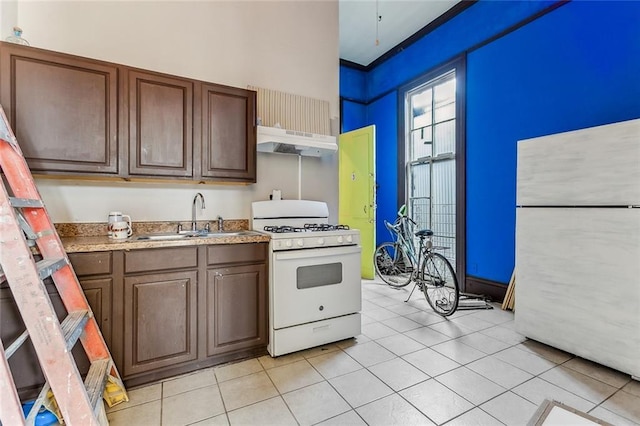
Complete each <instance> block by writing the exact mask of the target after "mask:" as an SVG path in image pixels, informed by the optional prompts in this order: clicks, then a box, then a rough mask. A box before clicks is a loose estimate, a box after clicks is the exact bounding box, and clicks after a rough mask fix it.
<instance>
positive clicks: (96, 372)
mask: <svg viewBox="0 0 640 426" xmlns="http://www.w3.org/2000/svg"><path fill="white" fill-rule="evenodd" d="M109 368H111V359H109V358H105V359H99V360H97V361H94V362H92V363H91V367H89V372H88V373H87V377H86V378H85V379H84V385H85V387H86V388H87V395H88V396H89V402H90V403H91V406H92V407H93V411H94V412H96V408H97V407H98V403H99V402H101V401H102V394H103V393H104V386H105V384H106V383H107V377H108V373H109Z"/></svg>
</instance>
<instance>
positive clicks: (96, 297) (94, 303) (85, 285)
mask: <svg viewBox="0 0 640 426" xmlns="http://www.w3.org/2000/svg"><path fill="white" fill-rule="evenodd" d="M78 280H79V281H80V285H81V286H82V290H84V295H85V297H86V298H87V302H89V306H90V307H91V310H92V311H93V317H94V318H95V319H96V322H97V323H98V327H100V332H101V333H102V337H104V341H105V342H106V343H107V347H108V348H109V351H110V352H111V353H112V355H113V350H112V349H111V304H112V300H113V295H112V291H113V279H112V278H111V277H106V278H91V279H88V278H82V277H78ZM73 356H74V358H75V360H76V364H77V365H78V370H80V373H82V374H85V373H87V372H88V371H89V360H88V358H87V355H86V353H85V352H84V350H83V349H82V345H81V344H80V343H78V344H77V345H76V346H75V347H74V348H73Z"/></svg>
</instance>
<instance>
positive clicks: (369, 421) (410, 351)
mask: <svg viewBox="0 0 640 426" xmlns="http://www.w3.org/2000/svg"><path fill="white" fill-rule="evenodd" d="M410 290H411V286H409V287H407V288H405V289H400V290H396V289H393V288H390V287H388V286H386V285H385V284H383V283H380V282H377V281H363V282H362V297H363V309H362V314H363V321H362V323H363V325H362V335H360V336H358V337H357V338H354V339H348V340H344V341H341V342H337V343H334V344H330V345H326V346H323V347H320V348H313V349H309V350H306V351H301V352H297V353H294V354H290V355H285V356H282V357H278V358H275V359H274V358H271V357H269V356H263V357H260V358H255V359H250V360H246V361H242V362H238V363H234V364H227V365H222V366H218V367H214V368H208V369H205V370H200V371H198V372H195V373H192V374H188V375H184V376H180V377H174V378H171V379H167V380H164V381H162V382H160V383H155V384H152V385H149V386H145V387H140V388H137V389H132V390H130V392H129V396H130V399H131V400H130V402H128V403H126V404H121V405H118V406H116V407H113V408H112V409H110V410H108V419H109V421H110V423H111V425H114V426H118V425H142V426H144V425H162V426H173V425H229V424H231V425H316V424H317V425H384V426H390V425H403V426H404V425H433V424H438V425H442V424H446V425H456V426H458V425H501V424H506V425H525V424H526V423H527V421H528V420H529V419H530V418H531V416H532V415H533V414H534V412H535V411H536V409H537V407H538V406H539V405H540V404H541V403H542V401H543V400H544V399H545V398H547V399H555V400H557V401H560V402H563V403H565V404H567V405H569V406H571V407H574V408H576V409H578V410H582V411H584V412H588V413H591V414H592V415H594V416H596V417H598V418H600V419H602V420H605V421H608V422H610V423H613V424H615V425H633V424H636V425H637V424H640V382H636V381H633V380H631V378H630V377H629V376H628V375H625V374H622V373H620V372H618V371H614V370H611V369H609V368H606V367H603V366H600V365H598V364H594V363H592V362H590V361H586V360H583V359H580V358H577V357H574V356H573V355H571V354H567V353H565V352H562V351H559V350H557V349H554V348H551V347H549V346H546V345H543V344H541V343H538V342H535V341H532V340H528V339H526V338H525V337H524V336H522V335H520V334H518V333H517V332H516V331H515V329H514V321H513V313H511V312H507V311H502V310H500V307H499V306H498V305H495V309H492V310H465V311H458V312H456V313H455V314H454V315H452V316H451V317H450V318H448V319H445V318H442V317H440V316H438V315H435V314H434V313H433V311H432V310H431V308H430V307H429V305H428V304H427V302H426V301H425V300H424V298H423V297H421V295H419V294H417V293H414V295H413V297H412V298H411V300H410V301H409V302H408V303H405V302H404V300H405V299H406V298H407V295H408V294H409V291H410Z"/></svg>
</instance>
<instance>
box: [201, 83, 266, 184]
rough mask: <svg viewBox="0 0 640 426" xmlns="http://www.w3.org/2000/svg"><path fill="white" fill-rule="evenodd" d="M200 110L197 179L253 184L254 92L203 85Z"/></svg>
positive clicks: (254, 170) (254, 174) (254, 166)
mask: <svg viewBox="0 0 640 426" xmlns="http://www.w3.org/2000/svg"><path fill="white" fill-rule="evenodd" d="M200 108H201V110H200V111H199V114H197V115H199V116H200V117H201V119H202V123H201V132H202V134H201V137H200V138H199V140H200V142H201V144H200V149H199V151H200V152H199V155H197V154H196V155H195V162H196V164H195V166H196V167H200V170H199V175H200V176H202V177H203V178H205V179H206V178H223V179H225V180H237V181H243V182H255V181H256V128H255V122H256V119H255V111H256V92H254V91H251V90H244V89H238V88H234V87H227V86H221V85H217V84H206V83H203V84H202V90H201V99H200ZM198 159H199V160H200V161H199V162H198Z"/></svg>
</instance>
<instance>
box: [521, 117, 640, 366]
mask: <svg viewBox="0 0 640 426" xmlns="http://www.w3.org/2000/svg"><path fill="white" fill-rule="evenodd" d="M517 175H518V182H517V191H518V192H517V204H518V208H517V209H516V210H517V212H516V219H517V222H516V299H515V300H516V304H515V321H516V323H515V325H516V330H517V331H518V332H520V333H521V334H523V335H525V336H527V337H530V338H532V339H535V340H538V341H540V342H543V343H546V344H548V345H551V346H554V347H556V348H559V349H562V350H564V351H567V352H569V353H572V354H576V355H579V356H581V357H583V358H586V359H590V360H592V361H595V362H598V363H600V364H604V365H606V366H609V367H612V368H615V369H617V370H620V371H623V372H626V373H628V374H631V375H632V376H635V377H636V378H638V377H640V208H639V207H640V120H631V121H625V122H620V123H615V124H610V125H605V126H598V127H593V128H589V129H582V130H578V131H573V132H566V133H560V134H556V135H550V136H544V137H539V138H535V139H529V140H524V141H520V142H519V143H518V172H517Z"/></svg>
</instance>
